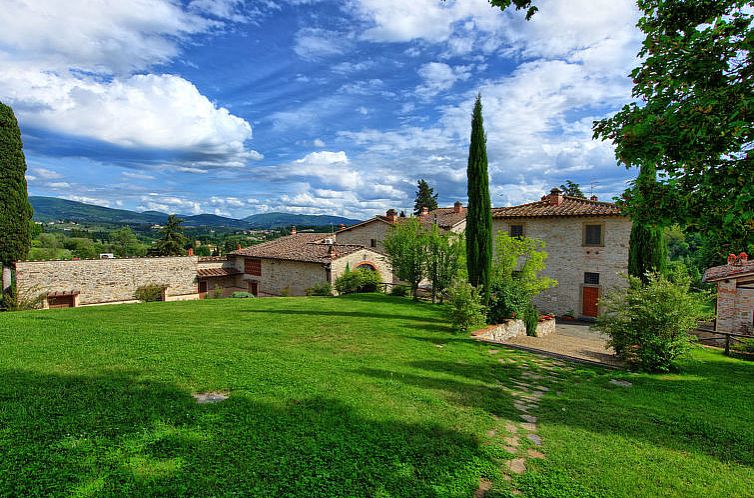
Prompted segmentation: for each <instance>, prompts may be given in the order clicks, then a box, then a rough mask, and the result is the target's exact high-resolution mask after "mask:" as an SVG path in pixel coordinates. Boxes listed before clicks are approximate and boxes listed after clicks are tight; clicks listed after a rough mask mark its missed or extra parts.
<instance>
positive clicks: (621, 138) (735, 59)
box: [594, 0, 754, 255]
mask: <svg viewBox="0 0 754 498" xmlns="http://www.w3.org/2000/svg"><path fill="white" fill-rule="evenodd" d="M638 5H639V8H640V9H641V10H642V12H643V17H642V18H641V19H640V21H639V23H638V26H639V28H640V29H641V30H642V31H643V32H644V34H645V35H646V38H645V40H644V43H643V46H642V49H641V51H640V52H639V56H640V57H641V58H642V60H643V62H642V63H641V65H640V66H639V67H638V68H636V69H634V71H633V72H632V73H631V76H632V78H633V81H634V88H633V96H634V98H635V99H636V100H637V101H636V102H633V103H630V104H627V105H626V106H624V107H623V109H622V110H621V111H620V112H618V113H617V114H616V115H614V116H613V117H611V118H607V119H603V120H601V121H597V122H595V123H594V136H595V138H601V139H605V140H610V141H612V142H613V143H614V144H615V147H616V150H615V152H616V157H617V159H618V160H619V161H620V162H621V163H623V164H624V165H625V166H626V167H629V168H630V167H637V168H639V167H642V166H645V165H646V166H650V167H654V168H656V170H657V180H658V181H657V182H656V183H655V184H654V186H653V187H652V188H647V189H643V190H637V189H633V190H630V191H627V192H626V194H624V197H625V201H624V203H623V204H624V207H625V208H626V210H627V212H628V213H629V214H630V215H632V216H634V215H637V214H638V215H639V216H641V211H642V210H644V211H651V213H652V216H653V217H654V219H655V220H657V221H659V222H660V223H662V224H663V225H671V224H673V223H681V224H685V225H687V226H689V227H690V228H691V229H694V230H697V231H701V232H709V233H713V234H715V236H716V237H717V239H718V243H719V247H720V249H719V254H720V255H723V254H726V253H728V252H738V251H743V250H750V251H751V250H752V249H754V182H752V178H753V177H754V158H752V148H753V145H752V144H753V143H754V88H753V85H754V71H753V70H752V64H751V63H752V58H753V57H754V53H753V52H752V49H753V48H754V28H753V26H754V22H753V21H754V12H753V11H752V9H751V8H750V5H751V2H749V1H743V0H686V1H682V0H639V1H638Z"/></svg>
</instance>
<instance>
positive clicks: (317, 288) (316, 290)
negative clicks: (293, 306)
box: [306, 282, 332, 296]
mask: <svg viewBox="0 0 754 498" xmlns="http://www.w3.org/2000/svg"><path fill="white" fill-rule="evenodd" d="M306 295H307V296H332V285H330V282H322V283H319V284H315V285H313V286H311V287H309V288H308V289H306Z"/></svg>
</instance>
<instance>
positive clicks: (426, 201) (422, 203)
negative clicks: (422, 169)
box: [414, 180, 437, 216]
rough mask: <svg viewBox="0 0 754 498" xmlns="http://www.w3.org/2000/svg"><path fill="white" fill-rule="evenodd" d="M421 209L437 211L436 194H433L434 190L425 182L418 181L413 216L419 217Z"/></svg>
mask: <svg viewBox="0 0 754 498" xmlns="http://www.w3.org/2000/svg"><path fill="white" fill-rule="evenodd" d="M422 208H428V209H429V210H430V211H432V210H433V209H437V194H435V189H433V188H432V187H430V186H429V183H427V182H426V180H419V183H417V184H416V200H415V201H414V214H415V215H416V216H419V215H420V214H421V212H422Z"/></svg>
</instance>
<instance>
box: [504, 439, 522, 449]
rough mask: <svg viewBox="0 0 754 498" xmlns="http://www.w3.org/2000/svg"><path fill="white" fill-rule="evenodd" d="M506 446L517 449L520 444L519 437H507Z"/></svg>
mask: <svg viewBox="0 0 754 498" xmlns="http://www.w3.org/2000/svg"><path fill="white" fill-rule="evenodd" d="M505 444H507V445H508V446H514V447H517V446H518V444H519V443H518V438H517V437H507V438H505Z"/></svg>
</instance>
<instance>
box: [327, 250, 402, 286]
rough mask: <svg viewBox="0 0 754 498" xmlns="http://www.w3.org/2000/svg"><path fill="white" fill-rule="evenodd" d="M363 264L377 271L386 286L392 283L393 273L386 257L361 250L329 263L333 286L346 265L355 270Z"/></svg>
mask: <svg viewBox="0 0 754 498" xmlns="http://www.w3.org/2000/svg"><path fill="white" fill-rule="evenodd" d="M364 263H369V264H371V265H372V266H374V267H375V268H376V269H377V271H378V272H379V273H380V281H381V282H383V283H388V284H392V283H393V281H394V278H393V271H392V268H391V267H390V263H388V261H387V257H386V256H384V255H382V254H380V253H378V252H375V251H370V250H369V249H362V250H359V251H356V252H354V253H351V254H349V255H347V256H343V257H341V258H338V259H336V260H334V261H333V262H332V263H331V274H332V283H333V285H334V284H335V280H337V278H338V277H340V276H341V275H343V273H344V272H345V271H346V265H348V266H350V268H351V270H355V269H356V268H357V267H358V266H359V265H360V264H364Z"/></svg>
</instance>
